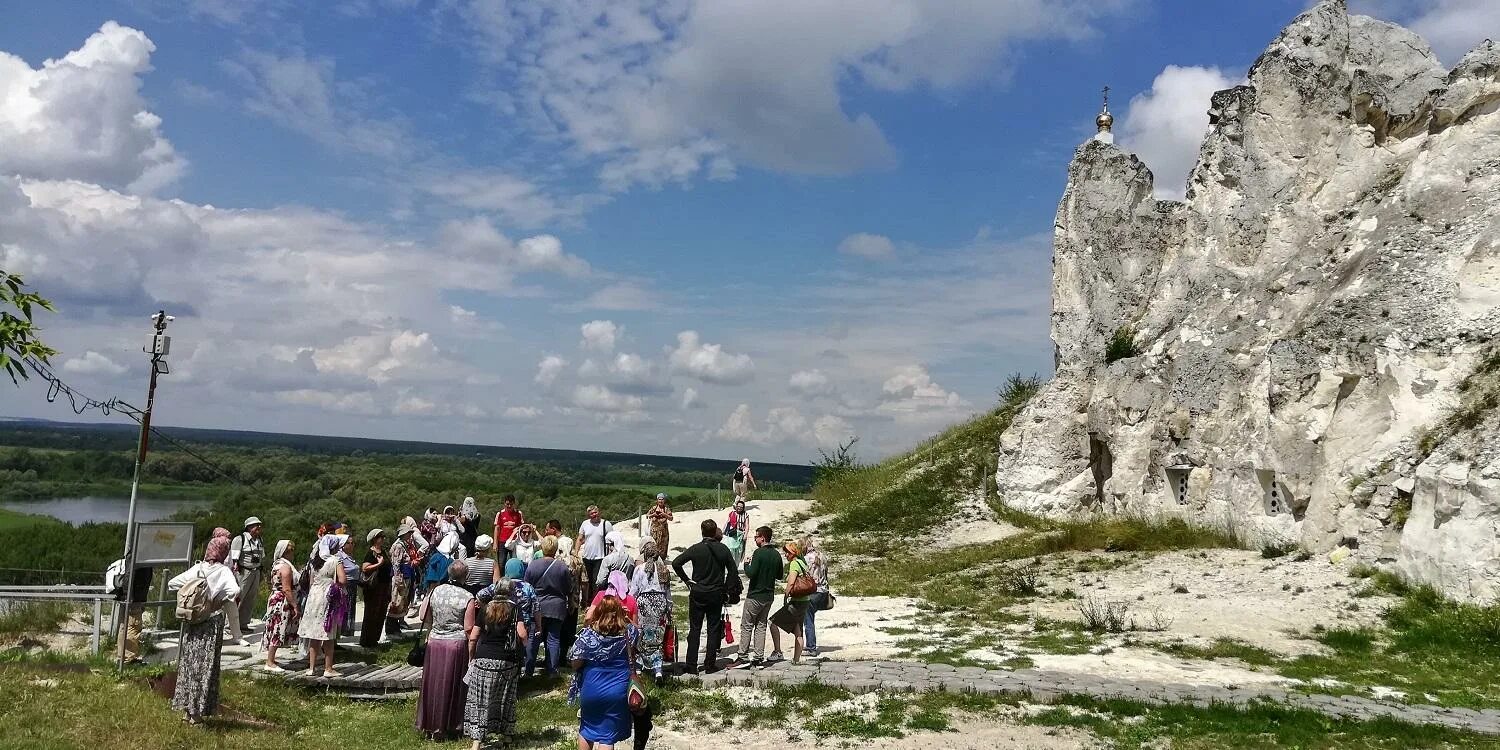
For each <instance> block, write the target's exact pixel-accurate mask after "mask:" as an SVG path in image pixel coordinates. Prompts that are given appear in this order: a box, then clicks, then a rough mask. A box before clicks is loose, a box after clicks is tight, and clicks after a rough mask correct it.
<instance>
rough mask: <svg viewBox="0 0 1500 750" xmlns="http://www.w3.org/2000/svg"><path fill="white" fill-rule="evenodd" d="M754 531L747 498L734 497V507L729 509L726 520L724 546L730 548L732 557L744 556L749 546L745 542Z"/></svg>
mask: <svg viewBox="0 0 1500 750" xmlns="http://www.w3.org/2000/svg"><path fill="white" fill-rule="evenodd" d="M753 533H754V531H753V530H752V529H751V528H750V512H749V511H747V510H745V498H743V497H737V498H735V499H734V508H733V509H732V510H730V511H729V519H728V520H726V521H725V522H724V546H726V547H728V548H729V556H730V557H731V558H733V559H735V560H742V559H743V558H744V556H745V547H746V546H747V545H746V544H745V542H746V541H747V537H748V536H749V535H750V534H753ZM738 564H739V563H736V565H738Z"/></svg>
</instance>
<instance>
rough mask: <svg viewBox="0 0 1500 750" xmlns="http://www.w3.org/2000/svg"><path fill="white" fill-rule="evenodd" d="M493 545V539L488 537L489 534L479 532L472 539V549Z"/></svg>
mask: <svg viewBox="0 0 1500 750" xmlns="http://www.w3.org/2000/svg"><path fill="white" fill-rule="evenodd" d="M494 546H495V540H494V539H492V538H490V535H489V534H480V535H479V537H478V538H476V539H475V540H474V549H476V550H484V549H493V548H494Z"/></svg>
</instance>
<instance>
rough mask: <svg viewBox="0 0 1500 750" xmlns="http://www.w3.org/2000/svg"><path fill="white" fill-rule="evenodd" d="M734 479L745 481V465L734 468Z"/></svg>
mask: <svg viewBox="0 0 1500 750" xmlns="http://www.w3.org/2000/svg"><path fill="white" fill-rule="evenodd" d="M734 481H736V482H743V481H745V467H743V466H741V467H740V468H738V469H735V470H734Z"/></svg>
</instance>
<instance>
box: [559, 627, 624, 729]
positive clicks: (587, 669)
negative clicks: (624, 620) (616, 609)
mask: <svg viewBox="0 0 1500 750" xmlns="http://www.w3.org/2000/svg"><path fill="white" fill-rule="evenodd" d="M634 640H635V626H633V625H630V626H627V627H626V632H625V635H614V636H606V635H599V634H598V633H596V632H594V630H593V629H592V628H584V630H583V632H581V633H579V634H578V640H576V641H574V642H573V648H572V649H571V650H570V651H569V652H568V658H570V659H580V660H582V661H583V662H584V665H583V669H581V670H579V671H578V673H577V674H576V675H575V676H574V680H576V683H575V685H574V688H575V689H576V690H577V697H578V708H579V715H578V734H579V736H581V737H583V739H584V740H586V741H588V742H601V743H604V744H607V745H613V744H616V743H619V742H624V741H625V740H626V739H629V737H630V723H631V722H630V705H629V694H630V661H629V649H628V646H629V644H630V643H631V642H633V641H634Z"/></svg>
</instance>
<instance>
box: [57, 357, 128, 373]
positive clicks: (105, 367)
mask: <svg viewBox="0 0 1500 750" xmlns="http://www.w3.org/2000/svg"><path fill="white" fill-rule="evenodd" d="M62 368H63V372H71V373H76V374H78V375H123V374H124V373H125V366H124V365H121V364H119V363H117V362H115V361H114V360H112V359H110V358H109V357H106V356H104V355H103V354H100V353H99V352H96V351H86V352H84V353H83V356H81V357H74V358H72V359H70V360H68V361H66V362H64V363H63V366H62Z"/></svg>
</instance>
